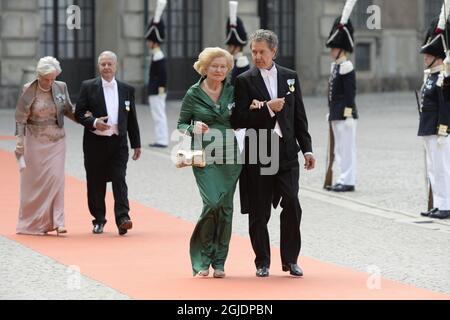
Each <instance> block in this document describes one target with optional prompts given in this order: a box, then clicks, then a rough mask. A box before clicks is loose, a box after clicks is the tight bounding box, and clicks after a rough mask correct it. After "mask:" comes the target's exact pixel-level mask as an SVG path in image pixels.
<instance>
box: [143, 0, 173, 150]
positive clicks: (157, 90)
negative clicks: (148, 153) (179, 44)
mask: <svg viewBox="0 0 450 320" xmlns="http://www.w3.org/2000/svg"><path fill="white" fill-rule="evenodd" d="M166 4H167V0H158V2H157V4H156V10H155V16H154V17H153V19H152V20H151V21H150V25H149V27H148V29H147V32H146V34H145V38H146V39H147V47H148V48H149V49H150V50H151V53H152V56H151V64H150V71H149V74H150V75H149V81H148V95H149V97H148V101H149V105H150V112H151V114H152V118H153V122H154V125H155V129H154V132H155V142H154V143H152V144H150V145H149V146H150V147H156V148H166V147H167V146H168V144H169V129H168V126H167V115H166V98H167V60H166V57H165V56H164V53H163V52H162V50H161V44H162V43H163V42H164V39H165V26H164V21H163V20H162V18H161V16H162V13H163V11H164V8H165V7H166Z"/></svg>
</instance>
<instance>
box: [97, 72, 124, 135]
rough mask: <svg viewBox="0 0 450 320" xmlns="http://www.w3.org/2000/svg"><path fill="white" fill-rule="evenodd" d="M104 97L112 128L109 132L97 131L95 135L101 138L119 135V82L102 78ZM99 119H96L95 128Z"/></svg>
mask: <svg viewBox="0 0 450 320" xmlns="http://www.w3.org/2000/svg"><path fill="white" fill-rule="evenodd" d="M102 86H103V95H104V97H105V103H106V112H107V113H108V122H107V124H108V125H109V126H110V128H109V129H108V130H105V131H100V130H95V131H94V133H95V134H97V135H100V136H112V135H113V134H116V135H119V128H118V125H117V124H118V123H119V90H118V88H117V81H116V79H115V78H113V79H112V81H111V82H108V81H106V80H105V79H103V78H102ZM97 121H98V119H95V122H94V127H96V124H97Z"/></svg>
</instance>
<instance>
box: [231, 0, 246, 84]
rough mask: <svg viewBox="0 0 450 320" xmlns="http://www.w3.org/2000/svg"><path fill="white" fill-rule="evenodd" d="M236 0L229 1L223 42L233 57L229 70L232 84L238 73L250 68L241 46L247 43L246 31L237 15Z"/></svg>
mask: <svg viewBox="0 0 450 320" xmlns="http://www.w3.org/2000/svg"><path fill="white" fill-rule="evenodd" d="M238 4H239V3H238V2H237V1H230V2H229V5H230V16H229V18H228V22H227V28H226V30H227V38H226V40H225V44H226V45H227V50H228V52H229V53H231V54H232V55H233V57H234V68H233V70H232V71H231V77H230V83H231V84H232V85H234V81H235V79H236V77H237V76H238V75H240V74H241V73H243V72H245V71H247V70H248V69H250V62H249V60H248V58H247V56H245V55H244V53H243V52H242V51H243V48H244V46H245V45H246V44H247V32H246V31H245V28H244V23H243V22H242V20H241V18H239V17H238V16H237V9H238Z"/></svg>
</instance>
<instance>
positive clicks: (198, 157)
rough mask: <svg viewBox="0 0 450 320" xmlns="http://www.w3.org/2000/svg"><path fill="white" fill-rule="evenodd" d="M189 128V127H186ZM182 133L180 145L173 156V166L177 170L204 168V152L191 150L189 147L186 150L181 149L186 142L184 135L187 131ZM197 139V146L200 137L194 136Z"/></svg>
mask: <svg viewBox="0 0 450 320" xmlns="http://www.w3.org/2000/svg"><path fill="white" fill-rule="evenodd" d="M188 128H189V127H188ZM188 128H186V130H185V131H184V134H183V138H182V141H181V143H180V145H179V146H178V150H177V153H176V155H175V166H176V167H177V168H183V167H189V166H193V167H199V168H204V167H205V166H206V155H205V150H203V149H202V150H191V148H190V147H188V149H186V148H184V149H182V148H181V146H182V145H183V143H184V142H187V141H186V133H187V129H188ZM195 136H196V137H197V139H199V144H200V145H201V143H202V141H201V135H200V136H199V135H195Z"/></svg>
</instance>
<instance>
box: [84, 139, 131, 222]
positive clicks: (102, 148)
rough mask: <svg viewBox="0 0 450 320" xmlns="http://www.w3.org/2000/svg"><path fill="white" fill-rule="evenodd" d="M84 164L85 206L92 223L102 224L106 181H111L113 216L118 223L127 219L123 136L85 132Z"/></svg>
mask: <svg viewBox="0 0 450 320" xmlns="http://www.w3.org/2000/svg"><path fill="white" fill-rule="evenodd" d="M83 151H84V167H85V168H86V180H87V196H88V206H89V211H90V213H91V215H92V216H93V217H94V220H93V221H92V223H93V224H97V223H103V224H105V223H106V221H107V220H106V218H105V216H106V205H105V195H106V184H107V182H109V181H111V182H112V189H113V195H114V215H115V220H116V225H117V226H119V225H120V223H121V221H122V220H123V219H124V218H127V219H130V217H129V215H128V212H129V211H130V207H129V203H128V187H127V184H126V181H125V176H126V170H127V162H128V144H127V139H126V136H125V137H120V136H116V135H114V136H112V137H104V136H97V135H95V134H93V133H90V132H85V134H84V138H83Z"/></svg>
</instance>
